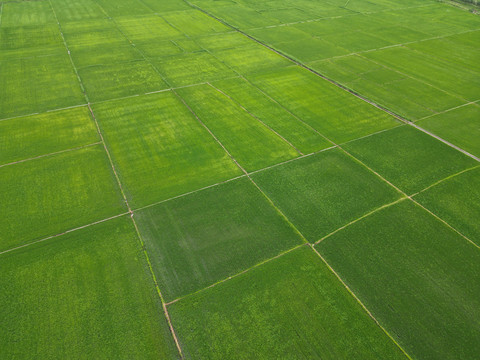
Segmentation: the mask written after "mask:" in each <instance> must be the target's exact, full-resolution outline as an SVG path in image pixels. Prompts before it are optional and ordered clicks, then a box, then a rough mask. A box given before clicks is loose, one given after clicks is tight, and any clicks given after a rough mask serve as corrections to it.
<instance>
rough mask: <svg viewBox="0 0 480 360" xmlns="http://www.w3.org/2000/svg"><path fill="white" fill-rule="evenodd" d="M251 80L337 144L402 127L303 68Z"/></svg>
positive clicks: (252, 77)
mask: <svg viewBox="0 0 480 360" xmlns="http://www.w3.org/2000/svg"><path fill="white" fill-rule="evenodd" d="M249 79H250V80H251V81H252V82H253V83H254V84H255V85H256V86H258V87H259V88H260V89H262V90H263V91H264V92H265V93H267V94H268V95H270V96H271V97H272V98H274V99H275V100H276V101H278V102H279V103H280V104H281V105H283V106H284V107H285V108H287V109H288V110H289V111H291V112H292V113H293V114H295V115H296V116H298V117H299V118H300V119H302V120H303V121H305V122H306V123H307V124H309V125H310V126H312V127H313V128H314V129H316V130H317V131H319V132H320V133H321V134H323V135H325V136H326V137H327V138H329V139H330V140H332V141H334V142H336V143H341V142H345V141H349V140H352V139H356V138H358V137H361V136H365V135H368V134H371V133H374V132H376V131H380V130H384V129H389V128H392V127H395V126H397V125H398V123H397V121H395V119H394V118H393V117H392V116H390V115H388V114H386V113H385V112H383V111H381V110H379V109H377V108H375V107H374V106H372V105H370V104H368V103H366V102H365V101H363V100H360V99H358V98H356V97H354V96H352V95H350V94H348V93H347V92H346V91H344V90H342V89H339V88H337V87H336V86H334V85H332V84H330V83H328V82H327V81H325V80H323V79H322V78H320V77H318V76H317V75H315V74H313V73H311V72H309V71H307V70H304V69H301V68H299V67H291V68H287V69H282V70H278V71H274V72H269V73H265V74H262V75H256V76H251V77H249Z"/></svg>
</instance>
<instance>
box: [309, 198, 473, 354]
mask: <svg viewBox="0 0 480 360" xmlns="http://www.w3.org/2000/svg"><path fill="white" fill-rule="evenodd" d="M317 248H318V250H319V251H320V252H321V254H322V255H323V256H324V257H325V259H326V260H327V261H328V262H329V263H330V264H331V265H332V267H333V268H334V270H335V271H336V272H337V273H338V274H339V275H340V276H341V277H342V278H343V279H344V280H345V282H346V283H347V285H348V286H350V288H351V289H352V291H353V292H354V293H355V294H357V296H358V297H359V298H360V300H361V301H362V302H363V303H364V304H365V306H366V307H367V308H368V309H369V310H370V311H371V312H372V314H373V316H375V318H376V319H377V320H378V321H379V322H380V323H381V324H382V325H383V326H384V327H385V328H386V330H387V331H388V332H389V333H390V334H392V336H393V337H394V338H395V339H397V341H398V342H399V344H400V345H401V346H402V347H403V348H404V349H405V350H406V351H407V352H408V353H409V354H410V355H411V357H412V358H415V359H438V358H442V359H475V358H477V355H478V353H479V352H480V344H479V342H478V338H479V336H480V324H479V322H478V319H479V317H480V300H479V299H480V284H479V282H478V281H477V280H478V273H479V271H480V252H479V251H478V249H477V248H475V247H474V246H473V245H472V244H471V243H469V242H467V241H466V240H465V239H463V238H462V237H460V236H459V235H458V234H457V233H455V232H454V231H453V230H451V229H449V228H448V227H446V226H445V225H444V224H443V223H441V222H440V221H438V220H437V219H435V218H434V217H433V216H431V215H430V214H428V213H427V212H426V211H424V210H423V209H421V208H420V207H418V206H416V205H414V204H413V203H412V202H410V201H409V200H406V201H403V202H401V203H400V204H397V205H394V206H392V207H389V208H387V209H384V210H382V211H379V212H377V213H375V214H373V215H371V216H369V217H367V218H365V219H363V220H361V221H359V222H357V223H355V224H353V225H352V226H350V227H348V228H346V229H344V230H342V231H340V232H338V233H337V234H335V235H333V236H332V237H330V238H328V239H326V240H325V241H323V242H321V243H320V244H319V245H318V246H317Z"/></svg>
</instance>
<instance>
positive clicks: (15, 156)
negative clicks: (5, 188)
mask: <svg viewBox="0 0 480 360" xmlns="http://www.w3.org/2000/svg"><path fill="white" fill-rule="evenodd" d="M98 141H100V137H99V136H98V133H97V129H96V127H95V123H94V122H93V120H92V118H91V116H90V112H89V110H88V108H87V107H83V106H82V107H77V108H73V109H67V110H59V111H53V112H49V113H44V114H39V115H31V116H26V117H22V118H17V119H10V120H3V121H0V165H3V164H6V163H11V162H14V161H20V160H24V159H28V158H32V157H36V156H42V155H45V154H50V153H53V152H57V151H62V150H67V149H71V148H75V147H80V146H85V145H89V144H92V143H95V142H98Z"/></svg>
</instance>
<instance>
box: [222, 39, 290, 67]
mask: <svg viewBox="0 0 480 360" xmlns="http://www.w3.org/2000/svg"><path fill="white" fill-rule="evenodd" d="M214 54H215V57H217V58H218V59H220V60H221V61H222V62H224V63H225V64H226V65H227V66H229V67H231V68H232V69H234V70H235V71H238V72H239V73H241V74H249V73H255V72H261V71H264V70H268V69H276V68H281V67H286V66H290V65H292V62H291V61H289V60H287V59H285V58H284V57H282V56H280V55H278V54H276V53H274V52H273V51H271V50H269V49H267V48H265V47H262V46H261V45H256V44H254V45H253V44H251V45H248V46H244V47H235V48H233V49H226V50H221V51H216V52H215V53H214Z"/></svg>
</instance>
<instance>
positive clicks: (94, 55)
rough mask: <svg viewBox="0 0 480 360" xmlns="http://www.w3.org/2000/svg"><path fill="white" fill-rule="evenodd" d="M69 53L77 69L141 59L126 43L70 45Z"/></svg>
mask: <svg viewBox="0 0 480 360" xmlns="http://www.w3.org/2000/svg"><path fill="white" fill-rule="evenodd" d="M70 51H71V55H72V59H73V62H74V64H75V66H76V67H77V68H78V69H81V68H83V67H87V66H92V65H108V66H115V65H118V64H120V63H124V62H130V61H138V60H143V56H142V54H140V52H139V51H138V50H137V49H135V47H134V46H132V45H131V44H128V43H123V42H121V43H118V42H115V43H111V44H100V45H88V46H71V47H70Z"/></svg>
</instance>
